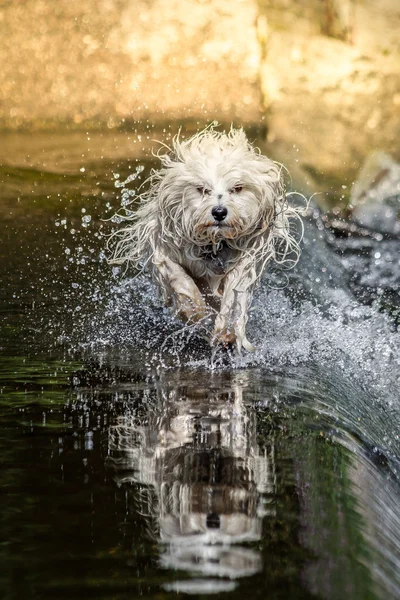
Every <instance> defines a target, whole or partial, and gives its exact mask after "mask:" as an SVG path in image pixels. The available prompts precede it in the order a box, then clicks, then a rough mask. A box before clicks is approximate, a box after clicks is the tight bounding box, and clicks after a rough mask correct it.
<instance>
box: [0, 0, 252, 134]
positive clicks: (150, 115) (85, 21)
mask: <svg viewBox="0 0 400 600" xmlns="http://www.w3.org/2000/svg"><path fill="white" fill-rule="evenodd" d="M255 21H256V4H255V0H168V1H166V0H152V1H151V2H149V1H148V0H135V2H131V1H130V0H99V1H98V2H81V1H78V0H58V1H57V2H54V0H25V1H24V2H7V3H5V4H4V3H3V4H2V6H1V7H0V63H1V65H2V68H1V70H0V126H1V124H3V125H5V126H7V127H21V126H27V125H28V126H30V125H38V126H48V125H49V124H50V125H51V124H56V125H57V124H60V123H72V124H75V125H76V126H79V125H81V126H85V127H86V126H91V127H93V126H94V127H98V126H99V125H100V126H101V125H104V124H107V125H108V126H109V127H114V126H115V125H120V124H121V123H123V122H124V121H125V122H126V121H141V122H142V124H143V123H146V121H147V120H150V121H151V122H158V123H165V122H170V121H172V120H179V121H180V122H181V123H182V122H184V121H185V120H190V121H194V122H196V121H198V120H201V121H203V122H204V121H210V120H214V119H217V120H221V121H225V122H226V121H228V122H231V121H233V120H236V121H237V122H241V123H244V124H246V123H256V124H259V122H260V120H261V113H260V95H259V82H258V76H259V63H260V52H259V46H258V42H257V33H256V27H255Z"/></svg>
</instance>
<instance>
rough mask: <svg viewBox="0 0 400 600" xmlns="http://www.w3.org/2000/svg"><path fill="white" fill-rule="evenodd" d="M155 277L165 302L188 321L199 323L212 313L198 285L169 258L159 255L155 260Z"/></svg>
mask: <svg viewBox="0 0 400 600" xmlns="http://www.w3.org/2000/svg"><path fill="white" fill-rule="evenodd" d="M153 263H154V267H155V276H156V279H157V280H158V283H159V285H160V288H161V290H162V294H163V297H164V301H165V303H166V305H167V306H170V305H172V306H173V308H174V310H175V312H176V314H177V315H179V316H180V317H181V318H183V319H184V320H186V321H189V322H192V323H193V322H198V321H200V320H201V319H203V318H205V317H207V316H208V315H210V313H211V309H210V308H209V307H208V306H207V304H206V303H205V301H204V298H203V296H202V295H201V292H200V290H199V288H198V287H197V285H196V283H195V282H194V281H193V279H192V278H191V277H190V275H189V274H188V273H187V271H185V269H184V268H183V267H181V265H179V264H178V263H176V262H174V261H173V260H172V259H171V258H169V256H166V255H165V254H162V253H160V252H159V253H157V254H156V255H155V256H154V259H153Z"/></svg>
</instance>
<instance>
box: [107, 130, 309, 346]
mask: <svg viewBox="0 0 400 600" xmlns="http://www.w3.org/2000/svg"><path fill="white" fill-rule="evenodd" d="M159 158H160V161H161V168H160V169H159V170H157V171H153V172H152V174H151V176H150V178H149V181H148V182H149V188H148V191H146V192H144V193H143V194H142V195H141V197H140V205H139V207H138V209H137V211H136V212H134V213H131V214H129V215H128V216H126V215H125V216H124V217H123V218H124V219H125V220H127V223H126V226H125V227H124V228H122V229H121V230H119V231H118V232H116V233H115V234H114V236H113V239H114V242H115V246H114V250H113V256H112V259H111V262H112V263H114V264H122V263H124V262H126V261H128V262H130V263H132V264H133V266H134V267H135V268H139V269H140V270H143V269H149V270H151V271H152V274H153V276H154V278H155V280H156V281H157V283H158V285H159V287H160V290H161V292H162V295H163V298H164V301H165V303H166V305H168V306H172V308H173V310H174V311H175V313H176V314H177V315H179V316H180V317H181V318H183V319H184V320H186V321H188V322H189V323H194V322H199V323H202V324H203V325H204V326H205V327H206V328H208V327H209V326H210V324H211V329H210V331H209V336H208V337H209V339H210V343H211V344H212V345H222V346H224V347H230V346H233V347H235V348H236V349H237V351H238V352H240V351H241V350H242V348H244V349H245V350H248V351H250V350H252V349H253V347H252V345H251V344H250V342H249V341H248V340H247V338H246V331H245V329H246V322H247V319H248V310H249V306H250V303H251V299H252V294H253V290H254V287H255V285H256V284H257V282H258V281H259V279H260V277H261V274H262V272H263V270H264V268H265V266H266V265H267V263H268V262H269V261H275V262H278V263H284V262H286V263H287V262H289V263H290V262H291V263H295V262H296V261H297V258H298V254H299V247H298V242H297V241H296V239H295V237H294V236H293V234H292V232H291V224H292V223H293V219H299V210H298V209H297V208H294V207H290V206H289V205H288V202H287V197H286V194H285V187H284V182H283V176H282V166H281V165H279V164H277V163H275V162H273V161H272V160H270V159H269V158H267V157H266V156H263V155H262V154H261V153H260V152H259V150H257V149H255V148H254V147H252V145H251V144H250V143H249V142H248V140H247V138H246V135H245V133H244V131H243V130H242V129H231V131H230V132H229V133H224V132H218V131H215V130H214V129H213V128H212V127H209V128H207V129H205V130H204V131H201V132H200V133H198V134H196V135H194V136H193V137H191V138H189V139H187V140H181V139H179V137H178V136H177V137H175V138H174V139H173V142H172V148H168V149H167V151H166V152H165V153H163V154H159Z"/></svg>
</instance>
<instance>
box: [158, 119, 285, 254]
mask: <svg viewBox="0 0 400 600" xmlns="http://www.w3.org/2000/svg"><path fill="white" fill-rule="evenodd" d="M174 151H175V156H173V158H171V157H169V158H168V160H164V161H163V162H164V165H165V166H166V168H165V169H164V173H165V175H164V179H163V180H162V181H161V184H160V197H159V200H160V203H161V209H162V212H163V214H164V215H166V216H168V217H169V218H170V220H171V222H172V223H173V224H174V226H175V227H176V226H178V227H180V228H181V230H182V233H183V234H184V237H185V238H186V240H190V241H193V242H194V243H210V242H211V243H216V242H219V241H221V240H224V239H225V240H235V239H238V238H240V237H242V236H245V235H249V234H251V233H253V232H255V231H256V230H258V229H260V230H264V231H265V229H267V228H268V224H269V222H270V221H271V220H272V218H273V215H274V205H275V200H276V198H277V195H278V194H279V193H282V189H281V173H280V168H279V166H277V165H276V164H275V163H274V162H273V161H271V160H270V159H268V158H266V157H265V156H262V155H260V154H258V153H257V152H256V151H255V150H254V149H253V148H252V147H251V146H250V144H249V143H248V141H247V139H246V137H245V134H244V133H243V131H241V130H236V131H234V130H233V131H231V133H230V134H229V135H226V134H218V135H216V134H215V132H210V134H209V136H205V135H204V134H203V135H202V137H200V138H198V137H196V136H195V137H194V138H191V139H189V140H188V141H186V142H182V143H180V144H178V143H176V144H175V148H174Z"/></svg>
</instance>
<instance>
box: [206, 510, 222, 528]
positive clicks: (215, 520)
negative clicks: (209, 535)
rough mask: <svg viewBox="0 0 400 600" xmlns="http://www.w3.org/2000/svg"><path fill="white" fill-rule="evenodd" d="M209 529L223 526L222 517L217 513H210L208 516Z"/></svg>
mask: <svg viewBox="0 0 400 600" xmlns="http://www.w3.org/2000/svg"><path fill="white" fill-rule="evenodd" d="M206 525H207V527H208V529H219V528H220V527H221V519H220V517H219V515H217V514H216V513H210V514H208V515H207V518H206Z"/></svg>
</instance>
